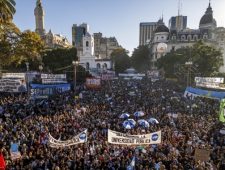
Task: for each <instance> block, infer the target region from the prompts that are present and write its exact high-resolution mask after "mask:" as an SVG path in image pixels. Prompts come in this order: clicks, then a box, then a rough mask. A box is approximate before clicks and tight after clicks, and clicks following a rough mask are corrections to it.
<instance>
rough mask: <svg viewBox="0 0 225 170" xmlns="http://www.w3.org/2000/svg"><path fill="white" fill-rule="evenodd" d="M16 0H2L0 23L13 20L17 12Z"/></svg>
mask: <svg viewBox="0 0 225 170" xmlns="http://www.w3.org/2000/svg"><path fill="white" fill-rule="evenodd" d="M15 5H16V2H15V0H0V23H1V22H7V21H11V20H12V18H13V15H14V14H15V12H16V9H15Z"/></svg>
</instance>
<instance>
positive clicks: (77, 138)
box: [49, 130, 87, 148]
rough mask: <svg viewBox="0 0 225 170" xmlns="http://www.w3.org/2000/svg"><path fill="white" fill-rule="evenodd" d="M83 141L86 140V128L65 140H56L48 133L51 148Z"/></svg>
mask: <svg viewBox="0 0 225 170" xmlns="http://www.w3.org/2000/svg"><path fill="white" fill-rule="evenodd" d="M85 142H87V130H85V131H83V132H81V133H80V134H79V135H77V136H74V137H73V138H72V139H70V140H66V141H61V140H57V139H55V138H53V137H52V136H51V135H50V134H49V146H50V147H52V148H60V147H67V146H72V145H76V144H79V143H85Z"/></svg>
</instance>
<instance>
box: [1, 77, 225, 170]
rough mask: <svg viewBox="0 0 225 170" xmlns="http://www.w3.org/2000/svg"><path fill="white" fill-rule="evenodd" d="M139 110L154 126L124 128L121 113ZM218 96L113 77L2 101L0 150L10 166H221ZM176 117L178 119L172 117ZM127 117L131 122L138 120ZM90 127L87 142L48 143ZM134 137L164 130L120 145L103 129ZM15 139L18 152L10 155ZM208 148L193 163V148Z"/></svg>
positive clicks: (167, 169) (205, 169) (39, 169)
mask: <svg viewBox="0 0 225 170" xmlns="http://www.w3.org/2000/svg"><path fill="white" fill-rule="evenodd" d="M140 110H141V111H143V112H144V113H145V115H144V116H143V117H142V119H146V120H147V119H148V118H150V117H154V118H156V119H157V120H158V121H159V124H151V125H150V127H148V128H143V127H141V126H138V125H136V126H135V127H134V128H132V129H125V128H124V127H123V125H122V122H123V121H124V119H120V118H119V116H120V115H121V114H122V113H129V114H130V115H133V113H134V112H136V111H140ZM218 110H219V101H218V100H214V99H207V98H199V97H196V98H194V99H191V97H190V96H184V95H183V91H182V90H180V88H179V87H177V85H176V84H175V83H173V82H169V81H165V80H160V81H156V82H151V81H150V80H149V79H143V80H129V81H128V80H122V79H118V80H113V81H107V82H103V84H102V87H101V89H100V90H87V89H82V90H81V91H80V92H79V97H75V95H74V93H73V92H66V93H64V94H60V95H57V96H54V97H50V98H49V99H45V100H39V101H32V102H30V101H29V100H27V95H26V94H24V95H21V94H20V95H5V96H1V98H0V154H2V155H3V156H4V159H5V162H6V167H7V168H6V169H9V170H30V169H33V170H75V169H76V170H89V169H90V170H107V169H109V170H123V169H124V170H125V169H127V167H128V166H129V165H130V163H131V161H132V159H133V158H135V167H134V168H135V169H136V170H213V169H218V170H224V169H225V135H223V134H221V133H220V129H221V128H223V125H222V124H221V123H220V122H219V121H218ZM173 115H176V116H173ZM131 118H133V119H135V120H137V119H138V118H137V117H132V116H131ZM85 129H87V130H88V138H87V142H86V143H84V144H78V145H74V146H70V147H62V148H52V147H50V146H49V133H50V134H51V135H52V136H53V137H54V138H55V139H60V140H62V141H64V140H68V139H71V138H72V137H73V136H76V135H77V134H79V133H80V132H82V131H84V130H85ZM108 129H111V130H114V131H118V132H122V133H126V134H132V135H139V134H148V133H152V132H156V131H158V130H161V131H162V140H161V143H160V144H158V145H147V146H146V145H145V146H125V145H112V144H109V143H108V142H107V130H108ZM12 143H17V144H18V146H19V148H18V151H19V152H20V154H21V157H20V158H18V159H12V156H11V154H10V146H11V144H12ZM197 148H199V149H205V150H208V151H209V152H210V155H209V159H208V161H201V160H196V158H195V150H196V149H197Z"/></svg>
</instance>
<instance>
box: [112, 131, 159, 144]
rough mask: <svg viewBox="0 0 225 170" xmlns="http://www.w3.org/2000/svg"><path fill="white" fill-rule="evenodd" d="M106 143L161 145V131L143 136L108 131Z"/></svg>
mask: <svg viewBox="0 0 225 170" xmlns="http://www.w3.org/2000/svg"><path fill="white" fill-rule="evenodd" d="M108 142H109V143H111V144H120V145H145V144H147V145H149V144H159V143H161V131H157V132H154V133H149V134H144V135H128V134H125V133H120V132H116V131H112V130H110V129H108Z"/></svg>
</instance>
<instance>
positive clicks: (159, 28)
mask: <svg viewBox="0 0 225 170" xmlns="http://www.w3.org/2000/svg"><path fill="white" fill-rule="evenodd" d="M157 25H158V26H157V28H156V30H155V33H159V32H169V28H168V27H167V26H165V24H164V22H163V19H160V20H159V21H158V23H157Z"/></svg>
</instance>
